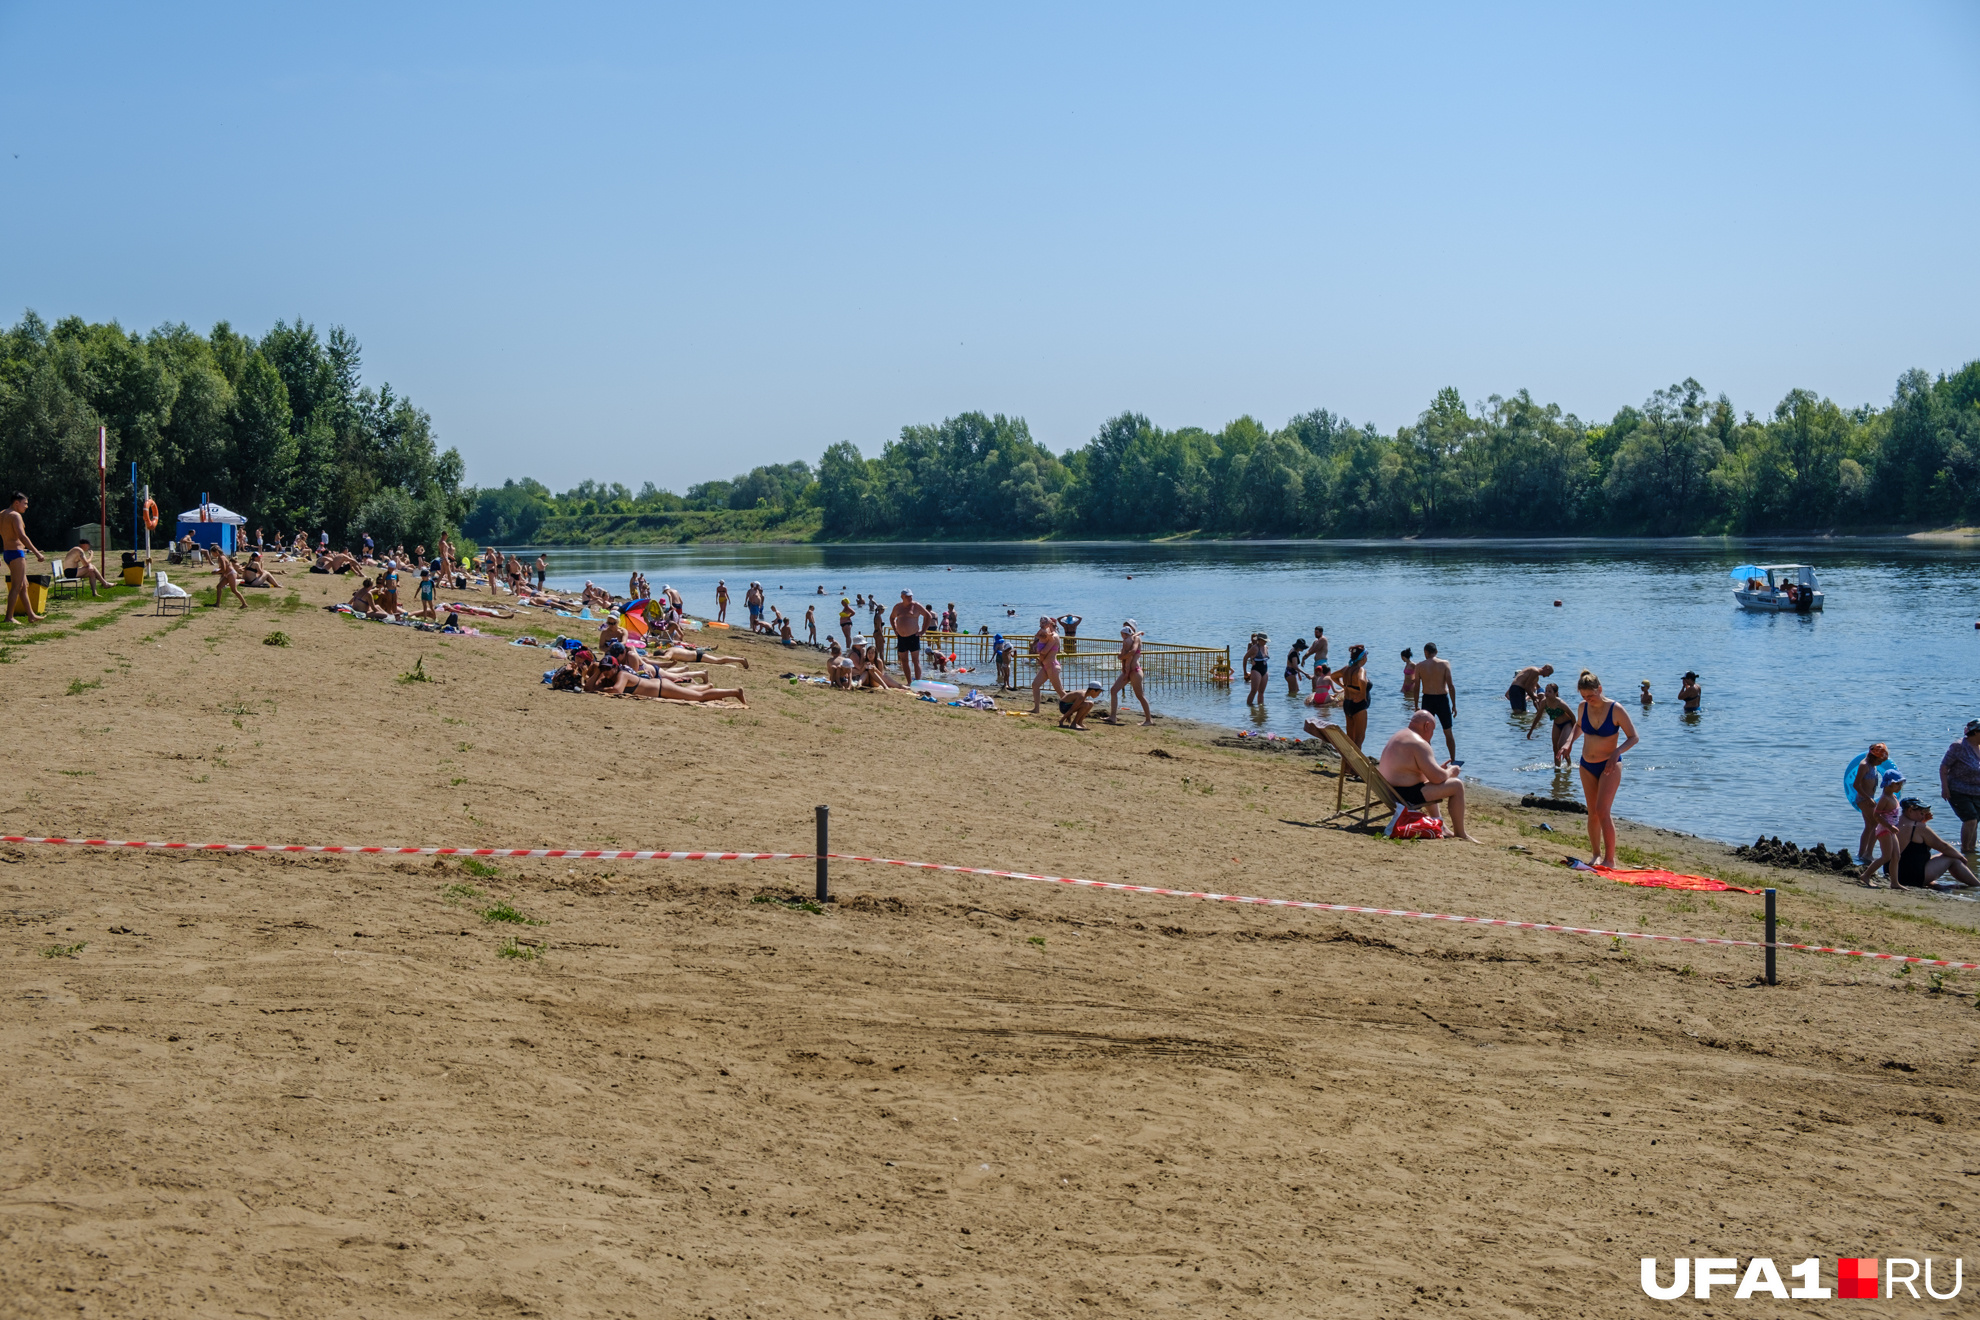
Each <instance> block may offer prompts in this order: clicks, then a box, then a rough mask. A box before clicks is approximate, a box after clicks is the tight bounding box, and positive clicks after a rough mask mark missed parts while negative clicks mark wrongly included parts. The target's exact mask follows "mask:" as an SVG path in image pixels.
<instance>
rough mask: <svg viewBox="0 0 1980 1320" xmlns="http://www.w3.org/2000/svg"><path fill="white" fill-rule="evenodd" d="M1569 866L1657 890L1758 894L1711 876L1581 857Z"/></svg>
mask: <svg viewBox="0 0 1980 1320" xmlns="http://www.w3.org/2000/svg"><path fill="white" fill-rule="evenodd" d="M1567 864H1568V865H1569V866H1572V867H1573V868H1574V869H1575V870H1577V871H1592V872H1594V873H1595V874H1596V875H1599V876H1603V877H1605V878H1606V879H1610V880H1614V881H1616V882H1617V883H1618V884H1625V885H1648V886H1650V887H1652V888H1655V889H1704V890H1709V891H1711V892H1713V893H1724V892H1726V891H1728V890H1730V891H1731V892H1733V893H1736V894H1757V893H1759V892H1760V891H1759V890H1757V889H1742V888H1740V887H1739V886H1738V885H1729V884H1727V883H1726V882H1725V881H1723V880H1714V879H1713V878H1712V877H1711V876H1709V875H1681V874H1679V873H1678V872H1676V871H1659V870H1654V869H1650V870H1642V871H1625V870H1622V869H1621V868H1619V867H1614V866H1590V865H1589V864H1588V863H1587V862H1584V861H1582V860H1581V859H1580V858H1579V857H1570V858H1568V859H1567Z"/></svg>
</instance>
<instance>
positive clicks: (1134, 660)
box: [1000, 619, 1155, 728]
mask: <svg viewBox="0 0 1980 1320" xmlns="http://www.w3.org/2000/svg"><path fill="white" fill-rule="evenodd" d="M1000 677H1001V675H1000ZM1122 688H1132V689H1133V690H1134V699H1135V700H1136V701H1139V702H1140V703H1141V723H1142V727H1143V728H1146V727H1147V726H1148V725H1151V724H1153V723H1154V722H1155V712H1154V711H1151V710H1150V709H1148V695H1147V694H1146V693H1145V692H1143V691H1142V690H1141V629H1140V628H1139V627H1137V626H1136V625H1135V622H1134V620H1133V619H1129V620H1128V621H1127V622H1126V623H1123V624H1122V625H1121V676H1120V677H1119V678H1117V679H1115V680H1114V686H1113V690H1112V691H1110V692H1109V693H1108V694H1107V723H1109V724H1119V723H1120V722H1121V689H1122Z"/></svg>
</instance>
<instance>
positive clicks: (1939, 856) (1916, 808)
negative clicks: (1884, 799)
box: [1891, 798, 1980, 889]
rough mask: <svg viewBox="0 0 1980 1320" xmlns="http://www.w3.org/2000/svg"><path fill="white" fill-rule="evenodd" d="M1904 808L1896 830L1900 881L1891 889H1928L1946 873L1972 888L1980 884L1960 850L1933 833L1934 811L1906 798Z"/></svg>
mask: <svg viewBox="0 0 1980 1320" xmlns="http://www.w3.org/2000/svg"><path fill="white" fill-rule="evenodd" d="M1903 806H1904V815H1903V817H1902V818H1901V819H1900V820H1899V822H1898V827H1897V880H1896V882H1895V883H1894V884H1893V885H1892V886H1891V887H1892V888H1893V889H1929V888H1931V886H1932V882H1933V881H1934V880H1937V879H1938V878H1939V877H1940V876H1943V875H1946V874H1947V873H1951V875H1952V877H1953V879H1955V880H1957V881H1959V883H1960V884H1962V885H1964V886H1966V887H1967V888H1969V889H1971V888H1973V887H1974V886H1976V885H1980V880H1976V879H1974V876H1973V868H1972V867H1970V866H1968V865H1967V864H1966V859H1965V858H1964V857H1961V856H1960V855H1959V851H1958V850H1957V849H1956V848H1954V847H1953V846H1952V845H1951V844H1950V843H1947V842H1946V841H1945V840H1944V839H1942V838H1940V837H1939V836H1938V835H1937V834H1936V833H1934V832H1933V830H1932V808H1930V807H1928V806H1926V805H1925V804H1924V803H1923V802H1921V801H1919V800H1918V799H1917V798H1906V799H1905V800H1904V803H1903ZM1935 854H1936V855H1935Z"/></svg>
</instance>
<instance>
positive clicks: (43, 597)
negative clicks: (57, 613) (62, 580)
mask: <svg viewBox="0 0 1980 1320" xmlns="http://www.w3.org/2000/svg"><path fill="white" fill-rule="evenodd" d="M53 582H54V579H52V578H51V577H50V576H49V575H48V574H46V573H30V574H28V580H27V598H28V608H29V609H30V610H32V611H34V612H35V613H36V614H46V613H47V612H48V588H49V587H50V586H51V585H53Z"/></svg>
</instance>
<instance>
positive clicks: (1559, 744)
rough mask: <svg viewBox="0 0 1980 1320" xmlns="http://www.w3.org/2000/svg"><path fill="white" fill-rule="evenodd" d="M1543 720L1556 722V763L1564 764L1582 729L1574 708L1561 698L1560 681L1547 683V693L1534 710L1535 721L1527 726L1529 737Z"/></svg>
mask: <svg viewBox="0 0 1980 1320" xmlns="http://www.w3.org/2000/svg"><path fill="white" fill-rule="evenodd" d="M1542 720H1552V721H1553V722H1554V732H1553V739H1554V764H1555V765H1563V764H1565V763H1566V762H1567V759H1568V757H1569V756H1571V755H1573V749H1574V740H1575V739H1576V738H1579V737H1580V736H1581V731H1580V729H1578V728H1577V727H1576V725H1575V719H1574V708H1573V707H1572V706H1570V705H1568V704H1567V702H1565V701H1563V700H1561V685H1560V684H1559V683H1549V684H1548V685H1547V691H1546V694H1545V695H1544V696H1542V697H1541V698H1540V705H1539V707H1538V709H1537V710H1536V711H1535V712H1534V715H1533V723H1531V724H1529V725H1527V726H1526V736H1527V737H1528V738H1531V737H1532V736H1533V732H1534V730H1536V729H1538V728H1539V727H1540V721H1542Z"/></svg>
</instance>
